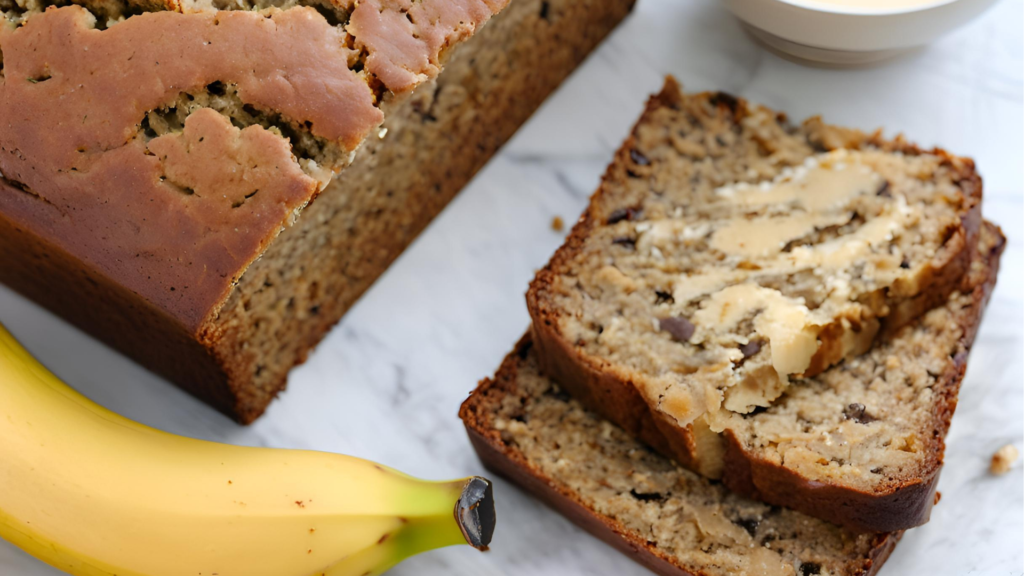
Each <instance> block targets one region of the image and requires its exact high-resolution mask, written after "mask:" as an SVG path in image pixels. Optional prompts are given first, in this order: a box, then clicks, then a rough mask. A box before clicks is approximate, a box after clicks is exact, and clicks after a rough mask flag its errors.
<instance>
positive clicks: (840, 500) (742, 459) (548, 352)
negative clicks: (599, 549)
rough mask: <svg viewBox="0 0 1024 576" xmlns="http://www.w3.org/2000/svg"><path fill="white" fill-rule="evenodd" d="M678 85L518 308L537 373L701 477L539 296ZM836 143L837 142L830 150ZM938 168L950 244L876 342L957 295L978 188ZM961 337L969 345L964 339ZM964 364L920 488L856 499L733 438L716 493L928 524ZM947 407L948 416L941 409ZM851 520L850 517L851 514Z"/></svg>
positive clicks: (859, 140)
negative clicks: (956, 195) (949, 194)
mask: <svg viewBox="0 0 1024 576" xmlns="http://www.w3.org/2000/svg"><path fill="white" fill-rule="evenodd" d="M700 97H706V98H708V99H709V100H712V101H717V105H718V106H727V107H729V108H731V109H733V110H735V109H738V108H741V107H745V106H746V103H745V102H743V101H742V100H739V99H736V98H734V97H731V96H728V95H725V96H723V95H721V94H704V95H701V96H700ZM682 98H683V95H682V93H681V90H680V87H679V85H678V83H677V82H676V81H675V80H674V79H673V78H672V77H668V78H667V79H666V83H665V87H664V88H663V89H662V91H661V92H660V93H659V94H657V95H654V96H652V97H651V98H650V100H649V101H648V103H647V106H646V108H645V111H644V113H643V114H642V115H641V117H640V120H639V121H638V122H637V124H636V126H635V127H634V131H633V133H631V136H630V137H629V138H627V139H626V141H625V142H624V143H623V145H622V147H621V148H620V149H619V150H618V152H617V153H616V155H615V159H614V160H613V162H612V163H611V165H610V166H609V167H608V170H607V171H606V173H605V175H604V176H603V178H602V184H601V186H600V187H599V188H598V190H597V192H595V194H594V196H593V197H592V199H591V202H590V204H589V205H588V207H587V210H586V211H585V212H584V214H583V216H581V218H580V220H579V222H578V223H577V224H576V226H575V227H574V228H573V230H572V232H571V233H570V235H569V236H568V238H567V239H566V241H565V243H564V244H563V245H562V247H560V248H559V249H558V251H557V252H556V253H555V255H554V256H553V257H552V259H551V261H550V262H549V263H548V264H547V266H545V267H544V268H543V269H541V270H540V271H539V272H538V273H537V275H536V277H535V279H534V280H533V281H532V282H531V284H530V289H529V291H528V293H527V305H528V308H529V311H530V316H531V318H532V320H533V323H532V327H531V333H532V337H533V341H534V344H535V345H536V347H537V352H538V360H539V363H540V366H541V369H542V371H543V372H544V373H545V374H547V375H548V376H550V377H551V378H552V379H553V380H555V381H556V382H558V383H559V384H560V385H561V386H562V387H563V388H565V389H566V390H567V391H568V392H569V393H570V394H571V395H573V396H574V397H576V398H578V399H579V400H580V401H581V402H582V403H583V404H584V405H586V406H587V407H588V408H590V409H591V410H593V411H595V412H597V413H599V414H601V415H602V416H604V417H605V418H607V419H609V420H611V421H612V422H615V423H616V424H618V425H619V426H620V427H622V428H623V429H624V430H626V431H627V432H628V433H629V434H631V435H633V436H634V437H636V438H638V439H640V440H641V441H643V442H644V443H646V444H648V445H650V446H651V447H652V448H654V449H655V450H657V451H658V452H660V453H661V454H664V455H666V456H668V457H671V458H673V459H674V460H676V461H677V462H679V463H680V464H682V465H683V466H685V467H687V468H689V469H691V470H694V471H697V472H702V468H704V466H705V465H706V464H707V462H706V461H707V457H704V461H702V454H701V453H700V452H699V451H698V450H697V440H696V438H695V436H694V434H693V430H692V426H687V427H685V428H683V427H680V426H679V425H678V424H677V423H676V422H675V421H674V420H672V419H671V418H670V417H669V416H667V415H665V414H663V413H662V412H661V411H660V410H658V408H657V407H655V406H651V405H649V404H648V402H647V400H645V398H644V397H643V395H642V394H641V393H640V391H639V388H638V387H637V385H636V384H635V383H634V381H633V380H632V377H631V376H630V374H629V373H628V372H627V371H626V370H624V369H622V368H620V367H618V366H616V365H614V364H611V363H609V362H607V361H605V360H603V359H602V358H599V357H595V356H591V355H589V354H586V353H585V352H583V351H582V349H581V348H578V347H577V346H576V345H575V343H574V342H570V341H568V339H567V338H565V337H564V336H563V335H562V334H561V332H560V329H559V321H558V318H559V313H560V312H559V310H558V309H557V307H556V306H555V305H554V303H552V302H550V301H548V300H547V299H546V298H545V297H544V295H545V294H546V293H549V292H550V291H551V287H552V286H553V285H554V283H555V282H556V281H557V280H556V279H557V276H558V275H559V274H560V270H562V269H563V268H564V266H565V265H566V264H567V263H568V262H570V261H571V260H572V259H573V258H574V256H575V255H576V254H577V253H579V251H580V250H581V249H582V246H583V244H584V242H585V239H586V237H587V236H588V235H589V234H590V232H591V230H592V229H594V228H595V227H596V226H598V225H600V222H601V221H602V215H601V214H598V210H599V200H600V197H601V195H602V193H603V191H604V187H605V183H606V182H607V181H609V180H612V179H615V178H619V177H621V175H622V174H624V173H625V170H626V167H627V166H629V156H630V150H632V149H633V147H634V145H635V133H636V130H637V127H639V126H641V125H642V124H643V123H644V122H645V121H646V120H647V118H648V117H649V115H650V114H652V113H653V112H654V111H655V110H657V109H659V108H662V107H672V108H678V107H679V105H680V102H681V101H682ZM805 128H806V129H807V130H808V133H809V135H810V138H811V140H812V142H813V143H814V144H815V146H817V147H821V148H824V149H829V148H833V147H835V146H845V147H858V146H863V145H866V144H870V145H872V146H876V147H879V148H882V149H886V150H898V151H901V152H903V153H905V154H920V153H922V152H923V150H921V149H920V148H918V147H917V146H915V145H913V144H910V143H908V142H906V141H905V140H904V139H903V138H902V137H899V138H896V139H894V140H891V141H886V140H883V139H882V138H881V135H880V134H879V133H877V132H876V133H875V134H872V135H865V134H863V133H861V132H859V131H855V130H847V129H835V128H831V127H827V126H825V125H823V124H821V122H820V120H818V119H816V118H815V119H811V120H808V121H807V122H806V123H805ZM838 136H841V139H840V140H836V138H837V137H838ZM928 152H930V153H932V154H936V155H938V156H940V157H942V158H943V159H944V161H945V162H947V163H948V164H949V165H950V166H951V167H952V168H954V170H955V172H956V173H957V175H958V183H959V185H960V187H961V189H962V190H963V192H964V194H965V196H966V198H967V205H966V206H965V207H964V210H963V213H962V214H961V223H962V225H961V227H960V228H959V229H957V230H955V231H953V232H952V234H951V236H950V240H949V241H947V243H946V244H944V246H943V250H942V253H940V254H936V256H935V258H933V259H932V262H931V267H930V269H929V270H928V272H927V273H926V274H925V280H926V281H928V282H929V287H928V289H926V290H924V291H923V292H921V293H919V294H917V295H915V296H913V297H910V298H906V299H903V300H897V301H896V302H895V305H894V306H893V312H892V313H891V314H890V315H889V316H887V317H886V318H885V319H884V320H883V322H882V327H881V330H880V333H879V334H880V338H887V337H891V336H892V335H894V334H895V333H896V332H897V331H898V330H899V329H900V328H901V327H903V326H905V325H906V324H907V323H909V322H910V321H912V320H914V319H915V318H917V317H918V316H920V315H921V314H923V313H924V312H926V311H927V310H930V309H931V308H934V307H935V306H937V305H939V304H941V303H943V302H945V301H946V300H947V299H948V298H949V296H950V294H952V293H953V292H954V291H955V290H957V289H958V288H961V281H962V280H963V279H964V278H965V277H966V276H967V275H966V272H967V271H968V270H969V268H970V263H971V260H972V257H973V254H974V252H975V249H976V247H977V245H978V237H979V235H980V229H981V226H982V219H981V188H982V186H981V178H980V177H979V176H978V174H977V173H976V172H975V170H974V162H973V161H972V160H970V159H967V158H960V157H956V156H953V155H951V154H949V153H947V152H946V151H944V150H941V149H934V150H931V151H928ZM986 225H987V226H989V227H991V229H992V230H993V231H994V234H996V235H997V236H998V238H999V239H1000V241H999V243H998V245H997V246H996V247H994V248H993V253H992V254H990V258H991V261H992V262H993V265H994V266H996V267H998V256H999V254H1000V253H1001V251H1002V248H1003V245H1004V241H1005V239H1004V238H1003V236H1002V233H1001V232H1000V231H999V230H998V228H997V227H995V226H994V225H991V224H986ZM994 282H995V274H994V272H993V275H992V276H991V277H990V278H987V279H985V280H984V283H983V285H982V286H980V287H978V288H975V287H974V286H968V287H967V289H968V290H971V289H973V290H974V297H975V299H976V301H977V302H978V304H979V305H976V306H975V307H974V310H975V313H976V317H974V318H971V319H970V321H969V322H967V323H966V324H965V326H964V327H965V328H966V329H967V330H966V333H965V340H964V341H963V342H962V343H961V346H962V347H963V349H964V350H966V349H968V348H969V346H970V343H971V341H972V339H973V335H974V332H975V330H976V329H977V323H978V322H979V321H980V314H981V310H982V309H983V307H984V306H983V305H984V303H985V302H987V298H988V294H989V293H990V292H991V288H992V286H993V285H994ZM967 336H969V338H966V337H967ZM965 360H966V352H965V353H964V355H963V358H961V359H958V363H957V366H958V367H957V368H956V369H954V370H950V371H949V373H947V374H943V375H942V376H941V381H940V385H941V387H942V389H943V390H944V391H946V392H945V393H944V398H945V400H943V402H942V404H943V405H942V406H937V412H938V413H937V415H936V420H935V422H936V430H939V429H941V434H939V438H938V444H937V445H935V446H933V447H932V455H930V456H929V460H928V463H927V471H926V473H924V474H923V475H922V476H921V477H920V478H917V479H913V480H907V481H903V482H899V483H896V484H893V485H890V486H886V487H885V488H884V489H882V490H881V491H879V492H877V493H865V492H862V491H859V490H857V489H854V488H851V487H844V486H822V485H821V484H820V483H818V482H815V481H812V480H810V479H807V478H804V477H802V476H801V475H799V474H797V473H794V472H793V471H791V470H788V469H786V468H784V467H782V466H778V465H775V464H771V463H768V462H763V461H760V460H759V459H758V458H757V456H756V455H754V454H752V453H750V452H748V451H746V450H744V449H743V448H742V447H741V446H740V445H739V442H738V441H737V440H736V439H735V437H734V436H732V435H730V434H725V435H724V436H725V441H724V448H725V466H726V468H725V470H724V474H723V478H722V480H723V483H724V484H725V485H726V486H728V487H729V488H731V489H732V490H734V491H736V492H738V493H740V494H743V495H746V496H750V497H753V498H758V499H761V500H764V501H765V502H768V503H771V504H776V505H781V506H787V507H790V508H793V509H796V510H799V511H801V512H805V513H807V514H809V515H811V516H815V517H818V518H822V519H824V520H828V521H831V522H833V523H836V524H839V525H843V526H846V527H850V528H853V529H856V530H871V531H882V532H887V531H893V530H902V529H906V528H911V527H914V526H918V525H920V524H923V523H924V522H926V521H927V520H928V517H929V514H930V510H931V506H932V505H933V502H934V499H935V497H934V494H935V486H936V483H937V481H938V470H939V467H940V466H941V454H942V450H943V445H942V443H941V442H942V440H941V436H944V435H945V431H946V429H947V428H948V426H949V422H948V420H949V417H950V416H951V415H952V410H953V408H954V407H955V399H956V393H957V390H958V389H959V383H960V379H961V378H962V375H963V367H964V365H963V362H964V361H965ZM823 368H824V367H823V366H821V365H818V366H816V367H814V366H812V369H811V370H808V374H807V376H812V375H814V374H815V373H819V372H820V371H821V370H822V369H823ZM950 402H951V403H952V404H951V405H950V406H948V407H947V406H946V404H949V403H950ZM851 510H852V511H854V512H852V513H851Z"/></svg>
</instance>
